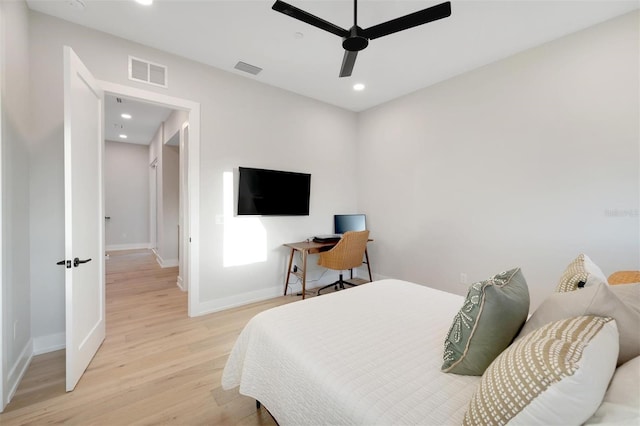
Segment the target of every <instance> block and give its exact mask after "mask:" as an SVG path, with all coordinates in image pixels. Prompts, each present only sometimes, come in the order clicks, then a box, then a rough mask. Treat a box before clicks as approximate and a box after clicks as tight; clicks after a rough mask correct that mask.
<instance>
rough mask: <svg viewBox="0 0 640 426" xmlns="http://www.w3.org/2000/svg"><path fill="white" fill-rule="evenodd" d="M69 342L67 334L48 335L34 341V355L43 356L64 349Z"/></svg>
mask: <svg viewBox="0 0 640 426" xmlns="http://www.w3.org/2000/svg"><path fill="white" fill-rule="evenodd" d="M66 343H67V340H66V335H65V333H56V334H48V335H46V336H40V337H36V338H35V339H33V354H34V355H42V354H46V353H48V352H53V351H57V350H60V349H64V348H65V346H66Z"/></svg>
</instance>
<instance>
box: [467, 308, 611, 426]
mask: <svg viewBox="0 0 640 426" xmlns="http://www.w3.org/2000/svg"><path fill="white" fill-rule="evenodd" d="M617 358H618V328H617V327H616V322H615V320H613V319H612V318H609V317H606V318H605V317H598V316H580V317H574V318H567V319H564V320H560V321H555V322H552V323H549V324H547V325H545V326H543V327H541V328H539V329H537V330H535V331H534V332H532V333H530V334H528V335H526V336H525V337H524V338H522V339H520V340H518V341H517V342H514V343H513V344H512V345H511V346H509V347H508V348H507V349H506V350H505V351H504V352H502V353H501V354H500V355H499V356H498V357H497V358H496V359H495V360H494V361H493V363H492V364H491V365H490V366H489V368H487V370H486V371H485V373H484V374H483V376H482V380H481V382H480V385H479V386H478V389H477V390H476V392H475V393H474V395H473V397H472V398H471V401H470V403H469V409H468V410H467V412H466V414H465V417H464V425H487V424H491V425H494V424H496V425H499V424H505V423H509V424H514V425H533V424H538V425H560V424H562V425H564V424H582V423H583V422H585V421H586V420H587V419H588V418H589V417H591V416H592V415H593V413H594V412H595V411H596V410H597V409H598V406H599V405H600V403H601V401H602V398H603V397H604V394H605V391H606V390H607V386H608V385H609V380H610V379H611V376H612V375H613V372H614V370H615V367H616V360H617Z"/></svg>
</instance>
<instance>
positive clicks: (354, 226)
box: [333, 214, 367, 234]
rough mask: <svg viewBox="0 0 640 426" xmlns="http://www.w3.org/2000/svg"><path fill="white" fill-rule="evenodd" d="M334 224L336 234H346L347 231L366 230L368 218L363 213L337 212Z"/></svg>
mask: <svg viewBox="0 0 640 426" xmlns="http://www.w3.org/2000/svg"><path fill="white" fill-rule="evenodd" d="M333 225H334V227H333V229H334V232H335V233H336V234H344V233H345V232H347V231H364V230H365V229H367V220H366V216H365V215H363V214H337V215H334V216H333Z"/></svg>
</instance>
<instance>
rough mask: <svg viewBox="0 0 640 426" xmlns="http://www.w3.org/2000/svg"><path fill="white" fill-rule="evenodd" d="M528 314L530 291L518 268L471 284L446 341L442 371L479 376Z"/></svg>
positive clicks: (504, 346) (507, 342) (509, 341)
mask: <svg viewBox="0 0 640 426" xmlns="http://www.w3.org/2000/svg"><path fill="white" fill-rule="evenodd" d="M528 314H529V290H528V288H527V282H526V281H525V279H524V276H523V275H522V271H521V270H520V268H515V269H512V270H510V271H507V272H501V273H499V274H497V275H495V276H493V277H491V278H489V279H488V280H486V281H482V282H477V283H474V284H472V285H471V287H469V291H468V293H467V297H466V298H465V301H464V304H463V305H462V308H461V309H460V311H459V312H458V313H457V314H456V316H455V317H454V318H453V324H451V328H450V329H449V333H448V334H447V337H446V339H445V342H444V355H443V359H444V363H443V364H442V371H444V372H445V373H455V374H463V375H467V376H481V375H482V373H484V370H486V368H487V367H488V366H489V364H491V362H492V361H493V360H494V359H495V358H496V357H497V356H498V355H500V353H501V352H502V351H503V350H504V349H505V348H506V347H507V346H509V344H511V341H512V340H513V338H514V337H515V336H516V335H517V334H518V331H520V327H522V324H524V322H525V321H526V319H527V315H528Z"/></svg>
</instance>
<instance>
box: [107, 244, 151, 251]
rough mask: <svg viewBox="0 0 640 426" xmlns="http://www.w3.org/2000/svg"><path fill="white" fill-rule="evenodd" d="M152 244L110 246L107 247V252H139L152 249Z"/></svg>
mask: <svg viewBox="0 0 640 426" xmlns="http://www.w3.org/2000/svg"><path fill="white" fill-rule="evenodd" d="M150 248H151V243H132V244H110V245H107V246H106V247H105V250H107V251H115V250H139V249H150Z"/></svg>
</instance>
